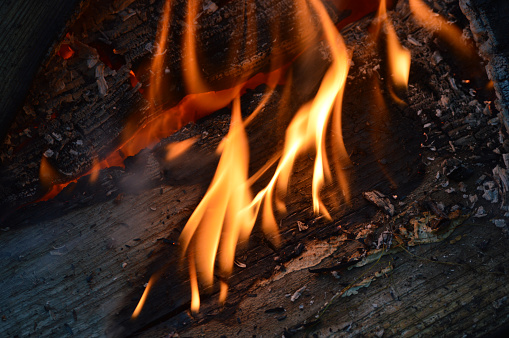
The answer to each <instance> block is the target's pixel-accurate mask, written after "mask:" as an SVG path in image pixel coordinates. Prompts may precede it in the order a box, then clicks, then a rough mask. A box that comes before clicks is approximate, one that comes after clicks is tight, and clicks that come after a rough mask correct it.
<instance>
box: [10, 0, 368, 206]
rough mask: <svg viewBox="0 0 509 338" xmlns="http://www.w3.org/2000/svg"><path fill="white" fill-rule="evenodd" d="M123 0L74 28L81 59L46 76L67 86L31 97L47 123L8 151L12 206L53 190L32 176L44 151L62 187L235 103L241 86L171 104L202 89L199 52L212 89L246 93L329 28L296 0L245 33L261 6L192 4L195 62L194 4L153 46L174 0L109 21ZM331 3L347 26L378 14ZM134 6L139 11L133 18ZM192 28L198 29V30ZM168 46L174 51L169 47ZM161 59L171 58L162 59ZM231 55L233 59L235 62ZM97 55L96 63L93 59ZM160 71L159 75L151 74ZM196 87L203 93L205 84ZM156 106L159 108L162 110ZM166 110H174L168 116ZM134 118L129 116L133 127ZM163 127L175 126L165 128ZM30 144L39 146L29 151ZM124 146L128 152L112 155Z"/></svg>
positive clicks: (14, 140)
mask: <svg viewBox="0 0 509 338" xmlns="http://www.w3.org/2000/svg"><path fill="white" fill-rule="evenodd" d="M116 3H117V2H115V4H116ZM121 3H123V5H122V6H120V7H118V6H116V5H115V6H112V7H111V8H109V7H108V5H105V6H102V5H101V6H102V7H101V8H103V7H105V9H104V10H103V9H101V10H98V11H99V12H101V13H102V14H101V15H99V16H98V17H99V18H100V19H96V20H95V21H94V20H92V22H90V21H87V18H86V14H85V15H84V17H83V18H82V19H81V20H79V21H78V22H77V23H76V24H75V26H74V27H73V28H72V29H71V31H72V33H73V34H74V35H72V34H71V35H70V36H71V38H69V39H68V40H66V43H67V42H68V43H69V46H70V47H71V48H72V49H73V50H75V51H76V52H77V55H78V56H74V57H73V58H70V59H68V60H62V59H60V57H53V58H52V59H51V61H50V65H49V66H48V72H46V73H45V76H47V77H48V78H52V79H51V80H50V81H53V82H55V81H56V79H57V80H58V81H56V82H58V83H55V84H53V83H52V85H51V87H55V88H57V87H58V90H56V91H54V92H52V91H50V92H48V91H41V92H34V94H33V95H32V96H31V97H30V98H29V99H28V102H27V103H26V110H27V111H34V114H35V112H37V113H36V116H37V122H35V123H34V122H33V120H31V121H30V122H28V123H27V122H26V121H23V120H24V118H23V116H22V115H20V117H19V121H17V122H16V123H15V125H14V126H13V129H11V133H10V135H9V138H8V140H9V142H8V143H7V144H5V145H4V148H3V151H2V158H3V163H6V165H4V166H3V174H2V178H3V179H5V180H6V182H7V181H9V182H10V183H9V184H5V185H4V186H5V188H4V189H5V190H3V191H2V192H1V196H2V201H3V208H10V206H12V205H20V204H23V203H25V202H29V201H34V200H37V199H38V198H40V197H42V195H43V194H44V192H45V190H46V189H44V188H41V187H40V186H39V185H38V182H37V181H31V180H27V179H26V178H24V177H26V176H28V177H31V176H34V173H35V172H37V167H35V168H34V167H33V165H32V164H31V163H32V162H34V163H37V162H39V161H40V154H37V153H38V152H39V151H41V152H45V151H47V150H51V151H53V154H54V156H53V157H51V158H49V159H48V161H49V162H51V165H52V166H53V167H54V169H55V170H56V171H57V172H59V173H60V175H59V177H58V178H57V179H55V181H54V183H55V184H62V183H64V182H65V181H67V182H69V181H71V180H73V179H76V178H77V177H78V176H80V175H83V174H85V173H87V172H89V171H90V169H92V166H93V162H94V161H95V160H94V159H98V160H99V162H101V166H106V165H121V164H122V161H123V159H124V158H125V157H126V156H131V155H134V154H135V153H137V152H138V151H139V150H141V149H143V148H145V147H147V146H150V145H153V144H155V143H157V141H158V139H160V138H162V137H164V136H166V135H168V133H170V132H172V131H174V130H176V129H178V128H180V127H181V126H183V125H185V124H187V123H188V122H189V121H192V120H194V119H196V118H199V117H201V116H203V115H205V114H209V113H211V112H213V111H215V110H217V109H219V107H220V105H219V104H218V105H216V106H215V107H212V106H210V102H211V101H214V100H218V98H220V99H221V100H220V101H222V102H223V103H222V104H223V105H225V104H227V103H228V102H229V101H231V99H232V98H233V97H235V94H232V91H228V92H225V93H219V94H218V95H217V96H215V97H214V98H213V99H211V98H210V97H209V96H205V97H202V98H199V99H197V100H194V99H192V100H190V101H191V102H188V103H187V107H186V103H185V102H183V106H181V107H179V108H176V109H170V108H172V107H174V106H175V105H176V104H177V103H178V102H179V101H181V100H182V98H183V97H184V95H186V94H187V93H188V92H187V90H191V89H192V88H190V87H189V84H187V85H186V83H187V82H186V81H184V78H183V74H185V72H183V71H182V70H183V69H186V67H187V66H186V65H185V63H186V62H188V61H189V60H192V59H193V58H197V59H199V60H200V61H201V67H202V69H200V70H199V71H200V73H201V75H200V76H203V77H204V81H206V83H207V86H208V87H209V88H208V89H207V90H216V91H217V90H220V89H225V88H232V87H234V90H233V93H235V92H236V91H238V90H239V88H236V87H235V86H237V85H239V86H240V87H241V88H240V89H242V87H244V88H254V87H256V85H258V84H260V83H263V82H271V81H273V80H274V78H273V77H271V75H270V74H271V73H269V75H268V78H265V79H260V78H258V79H256V78H255V79H254V82H252V83H249V82H248V83H245V81H246V80H247V79H249V78H250V77H252V76H253V75H254V74H257V73H260V72H269V71H270V70H271V69H277V68H279V67H281V66H283V65H285V64H287V63H288V62H290V61H291V60H292V59H294V58H295V57H296V56H297V55H299V54H300V53H301V52H302V51H303V44H302V43H301V41H304V42H306V41H307V42H309V41H314V40H316V39H317V37H319V35H320V34H321V33H320V31H319V29H314V28H317V27H318V21H317V20H316V18H314V19H312V20H311V21H310V22H308V24H309V25H311V26H308V27H306V29H301V30H300V31H298V30H297V26H296V25H295V17H296V16H299V15H300V14H299V13H297V12H295V11H296V10H298V8H297V7H296V6H295V5H294V2H293V1H290V0H285V2H281V1H277V2H276V3H277V4H275V3H274V4H273V3H272V2H270V1H269V2H268V3H266V4H260V5H259V6H255V7H254V9H255V12H253V13H251V14H252V15H251V17H252V19H250V20H251V21H253V23H252V24H251V27H252V28H253V27H254V26H253V24H254V22H255V21H256V27H257V29H256V30H254V29H250V30H248V31H246V32H244V31H243V30H240V29H236V27H238V26H239V23H238V20H239V18H243V17H244V16H243V14H242V13H244V14H246V13H248V12H246V11H247V10H248V9H249V10H250V9H251V7H252V6H251V7H249V8H245V6H244V4H243V3H241V2H237V1H228V2H226V3H224V4H221V6H216V7H217V8H216V7H214V6H205V7H204V8H191V10H194V11H195V14H196V20H197V21H196V23H197V27H198V29H197V31H196V34H197V36H199V37H200V38H199V39H198V40H197V41H196V43H197V47H196V49H195V50H194V52H192V53H191V54H196V55H195V56H192V55H189V58H185V57H184V54H182V53H183V52H184V53H189V52H191V51H192V50H191V49H189V48H183V49H182V48H180V47H181V44H180V43H174V41H177V42H179V41H182V40H184V41H183V43H184V45H189V43H186V42H185V39H186V38H187V39H188V38H189V37H190V36H191V35H192V33H193V32H192V31H191V30H190V29H186V28H185V27H186V25H187V24H186V23H185V20H180V19H179V18H185V13H186V12H187V10H188V9H187V8H186V6H185V2H178V3H175V5H174V8H173V10H172V12H171V13H168V15H170V16H171V17H172V20H171V25H170V26H171V27H169V28H170V29H169V31H168V30H165V29H160V31H162V32H167V33H169V34H170V35H168V36H167V38H166V36H165V35H162V36H160V37H161V38H162V40H161V42H163V40H167V41H172V43H171V44H169V45H166V44H165V43H158V44H154V43H153V39H154V35H155V31H156V30H157V27H154V23H155V22H157V18H158V16H159V12H158V9H159V8H162V7H163V5H164V3H165V1H157V2H156V3H154V4H152V2H150V1H136V2H133V3H132V5H131V7H129V8H130V13H131V14H130V15H129V16H118V17H117V16H115V19H114V20H110V21H108V20H106V17H107V14H106V13H108V10H113V11H114V12H112V13H123V11H125V10H126V9H125V8H126V7H125V6H126V5H127V4H129V3H131V2H121ZM324 3H325V5H326V8H327V9H328V13H329V14H330V15H331V16H332V17H333V20H334V22H335V23H339V24H340V25H344V24H346V23H348V22H351V21H352V20H355V19H358V18H359V17H361V16H363V15H365V14H366V13H369V12H370V11H374V10H376V7H377V5H378V0H376V1H375V0H365V1H362V4H361V3H360V2H345V3H343V2H334V1H329V0H324ZM89 8H90V11H91V12H96V9H97V8H96V7H94V5H91V6H90V7H89ZM262 9H263V12H261V11H262ZM256 10H259V12H257V11H256ZM162 11H163V12H164V8H163V10H162ZM133 12H134V13H136V15H132V13H133ZM198 12H199V13H198ZM191 14H192V13H191ZM241 14H242V15H241ZM347 14H349V15H347ZM153 19H154V20H153ZM217 22H220V24H219V25H218V24H217ZM188 26H189V25H188ZM192 27H194V25H191V26H189V28H192ZM310 27H313V29H309V28H310ZM271 30H272V31H271ZM185 34H187V35H185ZM133 35H134V37H133ZM165 38H166V39H165ZM275 41H276V42H275ZM277 41H283V42H284V43H277ZM240 42H242V43H240ZM165 45H166V47H167V48H164V47H165ZM249 53H251V54H249ZM157 55H160V56H163V57H159V58H157V57H155V56H157ZM204 55H206V56H207V58H204ZM89 56H92V57H89ZM153 57H154V59H153V60H154V62H157V63H158V64H157V65H155V64H152V66H154V67H150V64H151V62H147V59H150V58H153ZM226 59H229V61H230V62H225V60H226ZM91 60H93V63H90V61H91ZM105 66H107V67H105ZM155 66H157V67H155ZM150 68H151V70H152V71H149V69H150ZM91 71H92V72H94V74H93V75H92V76H94V77H95V78H94V79H93V81H89V78H90V75H91V74H90V72H91ZM132 74H136V75H135V77H136V79H135V80H134V82H137V81H141V83H142V84H143V87H142V88H141V89H142V90H143V91H148V92H149V96H148V97H147V99H148V101H147V100H146V99H145V98H143V97H142V96H141V95H140V93H138V89H140V88H139V87H136V88H134V89H133V88H130V87H128V86H126V84H127V83H130V82H131V80H132V79H133V75H132ZM43 77H44V76H41V78H40V79H38V80H36V83H35V84H34V85H35V86H38V85H39V86H41V87H44V85H43V84H46V83H48V80H47V79H46V78H43ZM275 78H276V79H277V76H276V77H275ZM271 79H272V80H271ZM159 83H161V84H164V86H163V87H162V88H163V89H161V90H164V92H165V95H153V94H156V93H152V94H150V90H149V89H151V88H154V87H160V86H158V84H159ZM138 85H139V83H138ZM151 86H152V87H151ZM202 87H203V86H202ZM195 89H196V90H198V87H197V88H195ZM201 89H204V88H201ZM97 95H98V96H97ZM103 96H104V97H103ZM156 96H157V98H156ZM188 101H189V100H188ZM199 102H208V103H209V104H208V107H207V108H205V109H204V105H202V104H200V103H199ZM70 103H72V105H73V107H74V108H73V109H72V110H71V111H70V110H69V109H67V106H68V105H69V104H70ZM154 105H155V106H156V108H157V109H152V108H153V107H154ZM194 110H196V112H194ZM163 111H164V112H165V114H161V113H162V112H163ZM55 119H56V121H55ZM126 119H128V120H129V121H128V123H127V125H126V124H125V120H126ZM61 121H67V122H61ZM70 121H72V122H70ZM149 122H154V123H152V127H150V126H147V125H148V123H149ZM162 125H164V126H165V127H164V128H162V127H161V126H162ZM19 126H24V127H23V128H24V129H25V130H28V131H30V130H35V131H36V132H37V133H34V134H35V135H31V136H30V137H28V134H27V135H18V133H17V132H16V128H17V127H18V128H19ZM25 126H26V127H25ZM138 130H143V131H146V130H152V134H153V135H156V137H154V136H152V137H154V138H150V139H146V134H148V133H144V132H141V133H140V132H138ZM53 132H55V133H58V134H59V135H62V137H63V139H62V140H61V141H58V142H55V141H54V140H53V142H50V141H48V140H50V139H51V135H52V133H53ZM135 133H138V134H140V135H138V137H137V139H138V141H130V140H131V138H132V136H133V134H135ZM140 140H143V142H141V141H140ZM128 142H129V144H126V143H128ZM25 143H27V144H29V145H30V146H25V147H23V146H22V145H24V144H25ZM119 148H121V149H120V151H116V152H115V153H114V154H111V152H112V151H114V150H116V149H119ZM37 149H40V150H37ZM110 154H111V155H110ZM35 157H37V158H35ZM104 160H106V162H108V163H107V164H106V163H105V162H103V161H104ZM37 166H38V165H37ZM14 173H18V174H14ZM13 175H14V176H13Z"/></svg>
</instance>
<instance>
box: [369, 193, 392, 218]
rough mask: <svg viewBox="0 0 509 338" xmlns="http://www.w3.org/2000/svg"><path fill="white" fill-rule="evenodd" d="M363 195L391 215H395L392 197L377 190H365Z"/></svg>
mask: <svg viewBox="0 0 509 338" xmlns="http://www.w3.org/2000/svg"><path fill="white" fill-rule="evenodd" d="M362 196H363V197H364V198H365V199H366V200H368V201H369V202H371V203H373V204H374V205H376V206H377V207H379V208H380V209H382V210H383V211H385V213H386V214H387V215H389V216H394V205H393V204H392V203H391V201H390V199H389V198H388V197H387V196H385V195H384V194H382V193H381V192H379V191H377V190H373V191H367V192H363V193H362Z"/></svg>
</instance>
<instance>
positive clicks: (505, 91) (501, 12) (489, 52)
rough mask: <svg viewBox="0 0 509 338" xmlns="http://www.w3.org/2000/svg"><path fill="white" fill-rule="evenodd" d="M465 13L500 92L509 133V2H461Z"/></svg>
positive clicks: (502, 114) (472, 0)
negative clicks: (508, 30) (508, 32)
mask: <svg viewBox="0 0 509 338" xmlns="http://www.w3.org/2000/svg"><path fill="white" fill-rule="evenodd" d="M460 5H461V9H462V11H463V13H464V14H465V15H466V16H467V17H468V19H469V20H470V28H471V30H472V33H473V35H474V37H475V39H476V41H477V44H478V46H479V52H480V53H481V55H482V56H483V57H484V59H485V60H486V62H487V64H488V65H487V68H486V70H487V73H488V76H489V78H490V79H491V80H492V81H493V82H494V86H495V89H496V91H497V96H498V100H497V108H498V110H499V111H500V114H501V119H502V121H503V122H504V124H505V128H506V131H507V132H509V35H508V34H507V22H508V20H509V2H507V1H503V0H460Z"/></svg>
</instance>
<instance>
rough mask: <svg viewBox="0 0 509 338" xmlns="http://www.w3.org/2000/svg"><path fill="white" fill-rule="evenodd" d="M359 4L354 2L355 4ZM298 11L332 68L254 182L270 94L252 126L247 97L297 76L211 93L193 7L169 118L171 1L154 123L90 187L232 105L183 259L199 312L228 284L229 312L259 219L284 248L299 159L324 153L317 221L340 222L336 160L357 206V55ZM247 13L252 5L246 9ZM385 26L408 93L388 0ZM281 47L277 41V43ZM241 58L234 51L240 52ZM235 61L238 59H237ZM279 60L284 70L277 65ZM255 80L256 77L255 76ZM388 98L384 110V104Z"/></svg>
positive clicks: (318, 5) (51, 176) (318, 7)
mask: <svg viewBox="0 0 509 338" xmlns="http://www.w3.org/2000/svg"><path fill="white" fill-rule="evenodd" d="M409 1H410V7H411V9H412V11H413V13H414V15H415V17H416V19H417V21H418V22H420V23H422V24H424V23H426V25H427V27H430V28H431V29H434V30H437V31H438V32H439V33H440V34H443V35H444V36H445V37H446V38H447V39H450V40H452V41H453V42H454V41H457V40H459V36H460V35H461V33H460V32H458V30H457V29H455V28H454V27H453V26H451V25H449V24H447V23H446V21H445V20H444V19H443V18H441V17H437V16H435V15H434V14H433V13H432V12H431V11H430V10H429V9H428V8H427V7H426V6H425V5H424V4H423V3H422V2H421V1H420V0H409ZM354 2H355V1H351V2H349V4H350V3H352V4H353V3H354ZM295 3H296V6H298V7H299V8H300V9H302V10H301V11H299V13H300V15H299V17H297V18H295V20H296V22H297V24H298V26H299V29H300V30H305V29H308V26H309V22H310V21H312V20H313V19H314V18H315V17H318V18H319V21H320V24H321V27H320V28H321V31H322V33H323V39H324V41H325V42H326V44H327V47H328V49H329V51H330V54H331V63H330V66H329V68H328V70H327V71H326V73H325V75H324V77H323V79H322V82H321V84H320V86H319V89H318V91H317V93H316V96H315V97H314V98H313V99H312V100H311V101H310V102H308V103H306V104H305V105H303V106H302V107H301V108H300V109H299V110H298V112H297V113H296V114H295V116H294V117H293V119H292V121H291V122H290V124H289V126H288V128H287V131H286V134H285V142H284V146H283V149H282V151H281V153H279V154H275V155H274V156H273V158H272V160H270V161H269V162H268V163H267V164H266V165H265V166H264V167H263V168H262V169H261V170H260V171H259V172H258V173H256V174H254V175H253V176H252V177H249V144H248V138H247V135H246V131H245V127H246V125H247V124H249V123H250V121H252V119H253V118H254V116H256V114H257V113H258V112H259V111H260V110H261V109H262V108H263V106H264V104H265V103H266V102H267V100H268V99H269V97H270V95H271V91H270V90H269V91H268V92H267V93H266V94H265V97H264V99H263V100H262V101H261V103H260V104H259V106H258V108H257V109H256V110H255V111H254V112H252V113H251V115H250V116H249V117H248V118H247V119H246V120H243V119H242V116H241V107H240V96H241V95H242V94H243V93H244V92H245V91H246V89H247V88H255V87H256V86H257V85H259V84H262V83H266V84H267V85H268V87H269V88H272V89H273V88H275V86H276V85H282V84H286V85H288V86H289V84H290V82H291V76H290V75H289V74H286V68H285V67H282V68H280V69H276V70H273V71H271V72H269V73H267V74H258V75H256V76H254V77H252V78H251V79H250V80H248V81H244V80H243V79H241V80H239V81H241V82H239V83H238V84H237V85H236V86H233V88H230V89H226V90H221V91H211V90H210V89H209V86H208V85H207V83H206V81H205V80H204V78H203V76H202V74H201V67H200V62H199V59H200V55H199V51H198V50H197V41H196V23H195V20H196V17H197V15H198V10H199V8H198V6H199V4H200V2H198V1H188V3H187V6H188V7H187V17H186V19H185V23H186V31H185V32H184V41H183V43H182V51H183V61H182V62H183V64H182V68H183V70H184V73H183V75H184V77H183V79H184V83H185V87H186V89H187V92H188V95H187V96H185V97H184V98H183V99H182V101H181V102H179V104H178V105H176V106H175V107H173V108H171V109H166V110H163V108H162V107H161V104H160V101H161V100H162V95H163V93H164V92H165V91H164V87H163V76H162V74H165V73H166V70H165V69H164V67H165V57H166V48H167V47H166V46H167V40H168V36H169V28H170V17H171V4H172V2H171V1H170V0H167V1H166V2H165V4H164V8H163V14H162V17H161V21H160V23H159V29H158V32H159V34H158V38H157V43H156V48H155V51H154V58H153V60H152V64H151V76H150V85H149V86H147V87H145V89H146V91H145V93H144V94H145V95H146V97H147V99H148V101H149V103H150V108H149V109H150V114H149V117H148V120H147V121H146V122H145V124H144V125H143V126H141V127H140V126H138V125H137V121H131V122H129V123H128V124H127V126H126V127H125V133H124V134H123V143H122V144H121V145H120V147H119V149H118V150H119V151H115V152H113V153H112V154H111V155H110V156H108V157H107V158H106V159H103V160H102V161H99V160H97V159H95V160H94V162H93V166H92V169H91V170H90V171H89V172H88V173H87V174H90V182H95V181H96V180H97V178H98V173H99V170H100V169H101V168H105V167H107V166H112V165H123V160H124V159H125V157H127V156H132V155H135V154H137V153H138V152H139V151H140V150H142V149H144V148H147V147H152V146H153V145H155V144H156V143H157V142H158V141H159V140H160V139H162V138H163V137H167V136H168V135H169V134H171V132H174V131H176V130H178V129H179V128H181V127H182V126H183V125H185V124H187V123H188V122H190V121H195V120H197V119H198V118H200V117H203V116H205V115H208V114H210V113H212V112H214V111H217V110H218V109H220V108H223V107H225V106H228V105H229V104H232V117H231V123H230V130H229V132H228V134H227V136H226V137H225V139H224V140H223V141H222V142H221V144H220V145H219V147H218V153H219V154H220V159H219V163H218V167H217V170H216V172H215V175H214V177H213V179H212V182H211V184H210V186H209V188H208V190H207V192H206V194H205V195H204V197H203V199H202V201H201V202H200V203H199V204H198V206H197V207H196V209H195V211H194V212H193V214H192V215H191V217H190V218H189V220H188V222H187V224H186V225H185V227H184V229H183V231H182V233H181V236H180V238H179V242H180V245H181V249H182V256H183V258H185V259H187V264H188V267H189V274H190V288H191V310H192V311H193V312H198V311H199V308H200V289H202V288H211V287H213V286H214V283H215V282H216V279H219V288H220V291H219V301H220V302H221V303H223V302H224V301H225V300H226V297H227V294H228V283H227V282H228V278H229V277H230V275H231V274H232V271H233V265H234V257H235V253H236V250H237V247H238V245H239V243H241V242H242V241H245V240H247V239H248V237H249V236H250V234H251V232H252V230H253V228H254V226H255V223H256V221H257V219H258V218H259V217H260V218H261V227H262V230H263V231H264V233H265V234H266V235H267V237H268V238H269V239H270V240H271V241H272V242H273V243H274V244H275V245H278V244H279V231H278V230H279V229H278V225H277V221H276V216H275V214H276V213H278V214H279V213H284V212H285V211H286V206H285V203H284V200H283V199H284V196H285V195H286V193H287V191H288V189H289V182H290V177H291V175H292V172H293V168H294V165H295V162H296V160H297V159H298V158H299V156H302V155H304V154H306V153H307V152H309V151H311V152H313V153H314V154H315V159H314V165H313V176H312V187H311V195H312V200H313V211H314V214H315V215H320V216H323V217H325V218H327V219H331V215H330V213H329V210H328V208H327V206H326V205H325V203H324V202H323V201H322V199H321V191H322V189H323V188H324V186H325V185H326V184H328V183H331V182H333V181H334V180H333V178H332V170H331V163H330V161H331V159H332V163H333V164H334V165H335V169H336V170H335V172H336V175H337V177H336V181H337V184H339V186H340V188H341V191H342V195H343V199H344V200H345V201H347V202H349V201H350V192H349V189H348V182H347V180H346V176H345V174H344V172H343V168H345V167H348V166H350V165H351V163H350V159H349V155H348V152H347V150H346V147H345V143H344V140H343V133H342V122H341V120H342V117H341V114H342V100H343V94H344V90H345V85H346V79H347V76H348V70H349V63H350V59H349V52H348V50H347V47H346V45H345V42H344V41H343V38H342V37H341V35H340V33H339V31H338V27H336V26H335V25H334V23H333V22H332V21H331V19H330V17H329V15H328V14H327V11H326V9H325V8H324V6H323V4H322V2H321V1H320V0H295ZM334 3H335V4H337V5H338V6H340V5H341V1H334ZM374 3H377V4H378V1H369V4H370V5H373V4H374ZM391 3H392V1H391ZM250 4H251V5H253V6H254V4H255V2H254V1H253V0H250ZM248 7H251V6H246V8H248ZM340 7H341V6H340ZM377 17H378V21H377V27H376V34H375V35H376V36H378V34H379V33H380V32H381V31H382V27H383V28H384V29H383V31H384V32H385V34H386V41H387V57H388V62H389V69H390V73H391V78H392V85H393V86H394V87H398V88H406V87H407V86H408V81H409V72H410V64H411V53H410V51H409V50H407V49H406V48H404V47H403V46H402V45H401V44H400V42H399V39H398V37H397V34H396V31H395V29H394V27H393V25H392V23H391V21H390V19H389V18H388V16H387V12H386V1H385V0H381V1H380V2H379V10H378V16H377ZM241 19H242V20H244V19H243V18H241ZM241 19H239V20H241ZM245 20H246V23H245V24H246V27H247V28H246V29H247V30H253V31H256V21H254V19H253V18H252V16H251V15H249V13H247V12H246V18H245ZM272 29H273V30H274V34H276V33H275V32H277V29H276V28H275V27H272ZM458 34H459V35H458ZM275 36H276V35H275ZM278 38H279V37H278V36H276V38H275V39H276V40H277V39H278ZM237 43H238V42H237ZM302 44H303V45H304V44H305V42H304V41H303V42H302ZM251 47H252V48H255V47H256V44H253V45H252V46H248V47H246V48H251ZM236 49H237V48H231V50H232V51H233V50H236ZM232 53H233V52H232ZM231 57H232V58H233V57H234V56H233V55H231ZM235 57H237V56H235ZM272 61H274V63H277V61H275V60H272ZM248 76H249V74H247V75H246V77H248ZM130 81H131V84H132V86H133V87H134V86H136V85H138V80H137V78H136V75H135V74H134V72H133V71H131V73H130ZM379 99H380V100H382V101H383V98H382V97H381V95H380V98H379ZM329 127H331V129H332V132H331V133H330V134H331V137H332V142H333V145H334V147H333V148H334V153H332V154H330V153H327V150H326V142H327V134H328V130H329V129H330V128H329ZM195 141H196V140H195V139H191V140H187V141H183V142H180V143H176V144H172V145H169V146H167V149H166V150H167V156H166V160H167V161H172V160H174V159H175V158H177V157H179V156H182V155H183V154H184V153H185V152H186V151H188V150H189V149H190V148H191V147H192V145H193V144H194V142H195ZM274 166H275V170H274V174H273V176H272V177H271V178H270V179H268V183H267V185H266V186H265V187H264V188H263V189H261V190H260V191H258V192H257V193H253V192H252V190H251V186H252V185H253V183H254V182H255V181H257V180H258V179H259V178H260V177H262V176H264V174H265V173H266V171H267V170H268V169H269V168H272V167H274ZM57 176H58V173H57V172H56V170H55V169H53V168H52V167H51V166H50V165H49V163H48V161H47V160H46V159H45V158H44V157H43V159H42V161H41V167H40V179H41V182H42V183H44V184H46V185H51V184H52V183H53V182H54V180H55V178H56V177H57ZM60 188H62V185H54V186H53V188H52V189H53V190H52V192H51V193H52V194H54V193H55V191H56V190H58V189H60ZM57 193H58V192H57ZM45 198H46V197H45ZM338 198H339V197H338ZM48 199H49V198H48ZM274 208H275V210H274ZM216 268H217V270H218V271H217V272H216V271H215V270H216ZM215 276H218V277H215ZM156 279H157V277H156V275H153V276H152V277H151V278H150V281H149V283H148V285H147V286H146V288H145V291H144V292H143V295H142V297H141V300H140V302H139V303H138V305H137V307H136V309H135V311H134V313H133V315H132V318H133V319H135V318H136V317H138V315H139V313H140V311H141V310H142V308H143V306H144V304H145V302H146V299H147V296H148V293H149V292H150V289H151V288H152V286H153V284H154V283H155V281H156Z"/></svg>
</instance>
